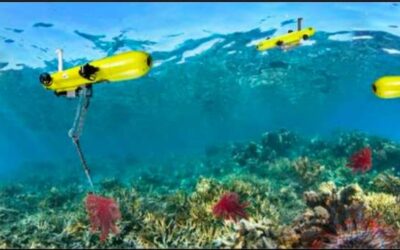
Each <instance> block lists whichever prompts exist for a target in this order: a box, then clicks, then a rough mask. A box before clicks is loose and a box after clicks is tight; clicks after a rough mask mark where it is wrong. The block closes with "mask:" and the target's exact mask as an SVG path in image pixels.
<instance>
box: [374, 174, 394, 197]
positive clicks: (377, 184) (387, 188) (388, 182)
mask: <svg viewBox="0 0 400 250" xmlns="http://www.w3.org/2000/svg"><path fill="white" fill-rule="evenodd" d="M372 184H373V186H374V188H375V189H376V191H379V192H386V193H389V194H393V195H399V194H400V178H399V177H397V176H394V175H391V174H388V173H381V174H379V175H377V176H376V177H375V178H374V179H373V183H372Z"/></svg>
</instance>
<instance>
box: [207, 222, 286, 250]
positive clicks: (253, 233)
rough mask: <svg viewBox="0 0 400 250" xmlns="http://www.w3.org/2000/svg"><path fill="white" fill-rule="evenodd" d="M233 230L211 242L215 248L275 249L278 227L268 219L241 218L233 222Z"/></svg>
mask: <svg viewBox="0 0 400 250" xmlns="http://www.w3.org/2000/svg"><path fill="white" fill-rule="evenodd" d="M233 228H234V231H233V232H231V233H229V235H227V236H224V237H222V238H220V239H216V240H215V241H214V242H213V245H214V247H216V248H225V249H226V248H229V249H232V248H234V249H259V248H262V249H276V248H277V243H276V241H277V236H278V234H277V233H276V232H277V231H278V229H276V226H275V225H274V223H273V222H271V221H269V220H268V219H263V220H262V221H259V222H257V221H253V220H245V219H241V220H240V221H239V223H237V224H233Z"/></svg>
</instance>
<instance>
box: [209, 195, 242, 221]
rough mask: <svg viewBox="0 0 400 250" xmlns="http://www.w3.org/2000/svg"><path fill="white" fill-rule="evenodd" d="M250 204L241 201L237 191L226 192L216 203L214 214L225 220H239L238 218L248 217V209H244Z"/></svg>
mask: <svg viewBox="0 0 400 250" xmlns="http://www.w3.org/2000/svg"><path fill="white" fill-rule="evenodd" d="M248 205H249V204H248V203H247V202H246V203H240V202H239V195H238V194H237V193H233V192H230V193H226V194H224V195H223V196H222V197H221V199H220V200H219V201H218V202H217V203H216V204H215V205H214V207H213V211H212V212H213V214H214V216H216V217H218V218H219V217H222V218H223V219H225V220H230V219H231V220H234V221H237V219H238V218H245V219H247V214H246V211H245V210H244V209H245V208H246V207H247V206H248Z"/></svg>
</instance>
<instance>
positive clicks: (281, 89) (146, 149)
mask: <svg viewBox="0 0 400 250" xmlns="http://www.w3.org/2000/svg"><path fill="white" fill-rule="evenodd" d="M399 14H400V7H399V6H398V4H396V3H390V2H387V3H53V4H49V3H1V4H0V128H1V132H0V162H1V165H0V173H1V177H5V176H7V177H9V178H11V179H13V178H16V177H17V176H21V175H23V174H24V173H26V171H24V166H26V165H27V164H28V165H29V164H37V166H38V168H40V166H42V165H45V164H48V163H49V162H51V163H52V164H54V165H51V166H52V167H51V168H57V163H60V164H59V165H62V168H70V170H71V169H73V171H80V169H79V168H80V167H79V161H78V158H77V156H76V152H75V149H74V147H73V145H72V143H71V141H70V138H69V137H68V136H67V131H68V129H69V128H70V126H71V125H72V121H73V118H74V114H75V108H76V105H77V101H76V100H67V99H65V98H62V97H60V98H57V97H56V96H54V94H53V93H51V92H50V91H47V90H45V89H44V88H43V87H42V86H40V84H39V81H38V76H39V74H40V73H42V72H54V71H56V70H57V60H56V54H55V50H56V49H57V48H62V49H63V50H64V53H65V67H70V66H74V65H78V64H82V63H85V62H87V61H90V60H94V59H98V58H102V57H106V56H110V55H114V54H117V53H120V52H123V51H127V50H143V51H146V52H148V53H150V54H151V55H152V57H153V60H154V65H153V68H152V69H151V71H150V73H149V74H148V75H147V76H145V77H143V78H141V79H138V80H133V81H126V82H121V83H117V84H112V85H108V84H102V85H98V86H95V88H94V98H93V100H92V103H91V107H90V110H89V113H88V117H87V121H86V124H85V127H84V131H83V136H82V146H83V148H84V151H85V153H86V155H87V158H88V161H89V162H91V163H92V164H94V165H95V166H96V165H101V162H102V161H103V160H104V159H108V160H120V159H142V158H146V157H149V158H156V159H161V158H163V157H170V156H177V155H178V156H179V155H184V156H185V155H195V154H203V153H204V150H205V148H206V147H208V146H210V145H219V144H224V143H229V142H233V141H242V140H251V139H254V138H258V137H259V136H260V134H262V133H263V132H265V131H269V130H275V129H279V128H287V129H289V130H292V131H296V132H298V133H300V134H302V135H307V136H320V137H324V136H327V137H328V136H330V135H331V134H332V133H334V132H335V131H340V130H344V131H352V130H357V131H362V132H366V133H369V134H372V135H379V136H383V137H386V138H389V139H392V140H395V141H399V140H400V132H399V130H398V124H399V121H400V116H399V110H400V102H399V100H396V99H393V100H382V99H378V98H377V97H376V96H374V95H373V93H372V91H371V84H372V83H373V82H374V81H375V80H376V79H377V78H379V77H381V76H383V75H388V74H389V75H398V74H400V38H399V35H400V28H399V27H398V21H399ZM298 17H303V20H304V26H312V27H314V28H315V29H316V30H317V33H316V35H315V36H314V37H312V39H310V40H309V41H307V42H306V43H305V44H303V45H302V46H300V47H298V48H296V49H293V50H290V51H287V52H283V51H281V50H271V51H268V52H264V53H261V52H258V51H257V50H256V49H255V44H256V43H257V41H260V40H262V39H265V38H266V37H268V36H274V35H278V34H282V33H285V32H287V30H288V29H293V28H295V25H296V24H295V20H296V19H297V18H298ZM64 162H69V163H68V164H65V163H64ZM59 167H61V166H59ZM94 169H96V167H94ZM38 171H39V170H38ZM71 171H72V170H71ZM99 172H101V171H100V169H98V170H97V173H99Z"/></svg>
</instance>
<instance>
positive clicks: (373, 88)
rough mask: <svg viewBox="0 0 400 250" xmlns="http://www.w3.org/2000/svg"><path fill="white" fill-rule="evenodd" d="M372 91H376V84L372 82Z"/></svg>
mask: <svg viewBox="0 0 400 250" xmlns="http://www.w3.org/2000/svg"><path fill="white" fill-rule="evenodd" d="M372 91H374V93H376V85H375V84H372Z"/></svg>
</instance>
